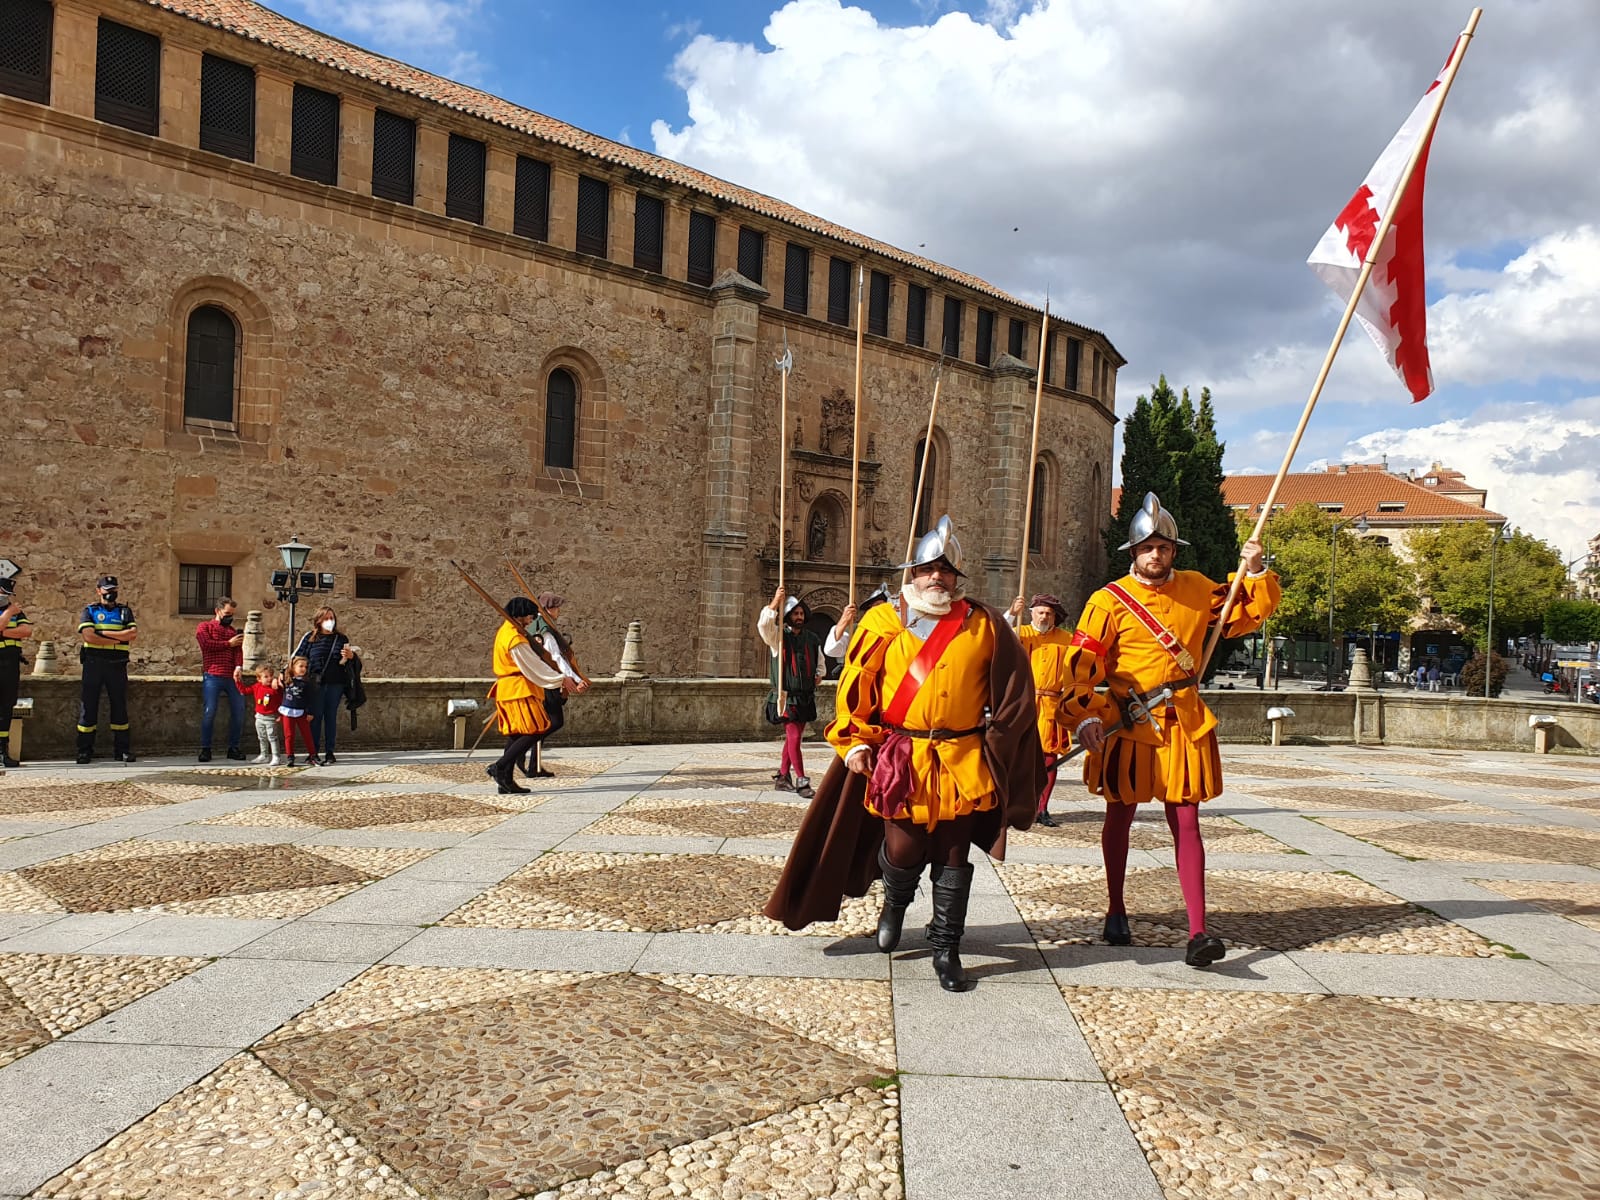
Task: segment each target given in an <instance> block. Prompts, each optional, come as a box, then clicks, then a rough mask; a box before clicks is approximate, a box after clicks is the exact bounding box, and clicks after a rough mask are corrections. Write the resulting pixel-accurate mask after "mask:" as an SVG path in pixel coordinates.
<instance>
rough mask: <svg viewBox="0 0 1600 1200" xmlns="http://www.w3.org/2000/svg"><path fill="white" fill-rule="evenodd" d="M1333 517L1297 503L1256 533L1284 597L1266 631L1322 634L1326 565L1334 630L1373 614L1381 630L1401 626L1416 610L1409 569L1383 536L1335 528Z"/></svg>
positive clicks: (1358, 625) (1362, 624)
mask: <svg viewBox="0 0 1600 1200" xmlns="http://www.w3.org/2000/svg"><path fill="white" fill-rule="evenodd" d="M1336 520H1339V519H1338V518H1335V517H1333V516H1330V515H1329V514H1328V513H1325V512H1323V511H1322V510H1321V509H1319V508H1318V507H1317V506H1316V505H1315V504H1302V505H1299V506H1298V507H1296V508H1292V509H1290V510H1289V511H1288V512H1283V513H1278V514H1277V515H1275V516H1274V517H1273V518H1272V519H1271V520H1269V521H1268V522H1267V527H1266V529H1265V530H1264V531H1263V533H1262V539H1263V541H1264V542H1265V544H1266V547H1267V552H1268V553H1269V554H1271V555H1272V556H1273V564H1272V565H1273V569H1274V570H1275V571H1277V573H1278V577H1279V579H1280V581H1281V582H1282V584H1283V601H1282V603H1281V604H1279V605H1278V611H1277V612H1276V613H1274V614H1273V616H1272V618H1271V619H1270V620H1269V621H1268V622H1267V623H1266V626H1265V632H1266V634H1267V636H1269V637H1270V636H1273V635H1275V634H1290V635H1297V634H1298V635H1307V636H1310V637H1314V638H1316V637H1323V638H1325V637H1326V636H1327V633H1328V583H1329V568H1330V565H1331V566H1332V574H1333V593H1334V612H1333V620H1334V626H1335V630H1336V632H1337V633H1339V634H1343V633H1344V632H1345V631H1346V630H1351V629H1365V628H1367V627H1368V626H1370V625H1372V624H1373V623H1374V622H1376V623H1377V625H1378V627H1379V628H1380V629H1384V630H1391V629H1403V628H1405V627H1406V626H1407V625H1408V623H1409V622H1410V620H1411V616H1412V614H1413V613H1414V612H1416V608H1417V590H1416V586H1415V584H1414V582H1413V577H1412V573H1411V571H1410V569H1409V568H1408V567H1407V566H1406V565H1405V564H1404V563H1403V562H1401V561H1400V559H1399V558H1398V557H1396V555H1395V553H1394V551H1393V550H1391V549H1390V548H1389V547H1388V546H1386V545H1383V544H1382V543H1381V542H1378V541H1376V540H1374V539H1371V538H1363V537H1359V536H1357V535H1356V534H1354V533H1351V532H1350V530H1349V529H1348V528H1338V531H1337V533H1336V532H1335V528H1336V525H1335V522H1336ZM1246 536H1248V532H1246ZM1335 547H1337V549H1335ZM1330 560H1332V561H1331V563H1330Z"/></svg>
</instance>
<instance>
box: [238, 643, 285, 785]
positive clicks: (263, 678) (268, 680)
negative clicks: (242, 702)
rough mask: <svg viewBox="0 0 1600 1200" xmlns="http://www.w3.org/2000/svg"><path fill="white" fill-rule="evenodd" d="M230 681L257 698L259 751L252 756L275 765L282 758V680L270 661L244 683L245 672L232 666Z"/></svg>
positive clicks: (258, 762) (258, 760)
mask: <svg viewBox="0 0 1600 1200" xmlns="http://www.w3.org/2000/svg"><path fill="white" fill-rule="evenodd" d="M233 684H234V686H235V687H237V688H238V689H239V691H241V692H242V693H244V694H245V695H246V696H251V697H253V698H254V699H255V702H256V739H257V740H258V741H259V742H260V743H261V753H260V754H258V755H256V756H255V758H254V759H253V760H252V761H253V762H255V763H256V764H257V765H258V766H259V765H262V764H265V765H266V766H269V767H276V766H278V765H280V764H281V763H282V762H283V735H282V732H281V731H280V730H279V728H278V705H279V704H280V703H281V702H282V700H283V684H281V683H279V682H278V673H277V672H276V671H274V670H273V669H272V664H271V663H262V664H261V665H260V666H259V667H257V668H256V681H255V683H254V684H252V685H251V686H249V687H246V686H245V682H244V672H243V671H242V670H240V668H238V667H235V668H234V669H233Z"/></svg>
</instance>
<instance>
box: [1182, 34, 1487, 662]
mask: <svg viewBox="0 0 1600 1200" xmlns="http://www.w3.org/2000/svg"><path fill="white" fill-rule="evenodd" d="M1481 16H1483V9H1481V8H1475V9H1473V10H1472V16H1471V17H1469V18H1468V19H1467V27H1466V28H1465V29H1463V30H1462V31H1461V34H1460V36H1458V37H1457V38H1456V48H1455V50H1454V51H1453V52H1452V53H1451V56H1450V66H1449V67H1448V68H1447V69H1446V70H1445V72H1444V75H1443V76H1442V77H1441V78H1440V80H1439V82H1438V86H1437V87H1435V88H1434V89H1433V90H1434V91H1436V92H1438V95H1437V96H1436V97H1435V99H1434V102H1433V111H1432V112H1430V113H1429V114H1428V121H1427V124H1426V126H1425V127H1424V128H1423V130H1422V135H1421V136H1420V137H1419V138H1418V139H1417V144H1416V146H1415V147H1414V148H1413V149H1412V151H1411V157H1410V158H1409V159H1408V160H1407V161H1406V167H1405V170H1404V171H1402V172H1401V174H1400V182H1399V184H1398V185H1397V186H1396V187H1395V190H1394V198H1393V199H1392V200H1390V201H1389V208H1388V211H1387V212H1385V213H1384V214H1383V220H1382V221H1381V222H1380V223H1379V224H1378V232H1377V234H1376V235H1375V236H1374V237H1373V239H1372V245H1371V246H1369V247H1368V248H1367V253H1366V257H1365V259H1364V260H1363V261H1362V264H1361V273H1360V274H1359V275H1358V276H1356V283H1355V288H1354V289H1353V290H1352V291H1351V293H1350V299H1349V300H1348V301H1347V302H1346V303H1345V306H1344V315H1343V316H1342V317H1340V318H1339V327H1338V328H1337V329H1335V330H1334V332H1333V341H1332V342H1330V343H1329V345H1328V353H1327V354H1326V355H1324V356H1323V359H1322V369H1321V370H1320V371H1318V372H1317V378H1316V382H1315V383H1313V384H1312V385H1311V395H1310V396H1309V397H1308V398H1307V400H1306V407H1305V411H1304V412H1302V413H1301V414H1300V423H1299V424H1298V425H1296V426H1295V430H1294V436H1293V437H1291V438H1290V439H1289V446H1288V449H1286V450H1285V451H1284V452H1283V465H1282V466H1280V467H1279V468H1278V474H1277V477H1276V478H1274V479H1273V481H1272V486H1271V487H1270V488H1268V489H1267V498H1266V499H1265V500H1264V501H1263V502H1262V504H1261V515H1260V516H1259V517H1257V518H1256V526H1255V529H1254V531H1252V533H1251V534H1250V537H1249V539H1248V540H1250V541H1257V540H1259V539H1260V537H1261V531H1262V529H1263V528H1264V527H1265V526H1266V523H1267V518H1268V517H1270V516H1271V515H1272V506H1273V504H1274V503H1276V501H1277V499H1278V489H1279V488H1280V487H1282V486H1283V480H1284V476H1286V475H1287V474H1288V473H1289V467H1290V465H1291V464H1292V463H1293V462H1294V456H1295V452H1296V451H1298V450H1299V449H1300V439H1301V438H1302V437H1304V436H1305V432H1306V426H1307V425H1308V424H1310V422H1311V412H1312V410H1313V409H1315V408H1316V407H1317V399H1318V397H1320V396H1321V395H1322V385H1323V384H1324V383H1326V382H1327V380H1328V372H1329V371H1331V370H1333V360H1334V356H1335V355H1337V354H1338V353H1339V346H1340V344H1341V343H1342V342H1343V341H1344V335H1345V331H1346V330H1348V329H1349V328H1350V321H1351V319H1352V318H1353V317H1354V316H1355V315H1356V306H1357V305H1358V304H1360V303H1361V293H1362V292H1364V291H1366V289H1367V280H1369V279H1371V278H1372V270H1373V268H1374V267H1376V266H1377V265H1378V256H1379V255H1380V254H1381V253H1382V252H1383V242H1384V239H1385V238H1386V237H1388V236H1389V227H1390V226H1391V225H1393V224H1394V218H1395V214H1396V213H1398V212H1399V211H1400V202H1401V201H1402V200H1404V199H1405V195H1406V189H1407V188H1409V187H1410V186H1411V177H1412V176H1413V175H1414V174H1415V173H1416V170H1417V163H1418V162H1419V161H1421V159H1422V156H1423V154H1424V153H1425V152H1426V151H1427V149H1428V147H1429V146H1430V145H1431V144H1432V142H1433V131H1434V128H1435V127H1436V126H1437V125H1438V124H1439V114H1440V113H1441V112H1442V111H1443V110H1444V101H1445V97H1446V96H1448V95H1449V94H1450V87H1451V85H1452V84H1454V83H1455V81H1456V72H1457V71H1458V70H1459V69H1460V67H1461V60H1462V59H1463V58H1465V57H1466V53H1467V45H1468V44H1469V43H1470V42H1471V41H1472V36H1473V34H1474V32H1475V31H1476V30H1477V28H1478V18H1479V17H1481ZM1243 582H1244V556H1243V555H1242V554H1241V555H1240V557H1239V569H1238V570H1237V571H1235V572H1234V573H1233V583H1232V585H1231V586H1230V587H1229V588H1228V595H1227V598H1226V599H1225V600H1224V601H1223V602H1222V612H1221V614H1220V615H1219V616H1218V617H1217V623H1216V625H1215V626H1213V627H1212V630H1211V634H1210V636H1209V637H1208V638H1207V639H1206V647H1205V652H1204V653H1203V654H1201V656H1200V663H1199V665H1198V667H1197V668H1196V670H1195V674H1196V676H1197V677H1199V678H1201V679H1204V678H1205V673H1206V667H1207V665H1208V664H1209V663H1210V662H1211V656H1212V655H1213V654H1214V653H1216V649H1217V644H1218V643H1219V642H1220V641H1222V631H1223V630H1224V629H1226V628H1227V625H1228V614H1229V613H1230V612H1232V611H1233V602H1234V601H1235V600H1236V599H1238V597H1239V586H1240V584H1241V583H1243Z"/></svg>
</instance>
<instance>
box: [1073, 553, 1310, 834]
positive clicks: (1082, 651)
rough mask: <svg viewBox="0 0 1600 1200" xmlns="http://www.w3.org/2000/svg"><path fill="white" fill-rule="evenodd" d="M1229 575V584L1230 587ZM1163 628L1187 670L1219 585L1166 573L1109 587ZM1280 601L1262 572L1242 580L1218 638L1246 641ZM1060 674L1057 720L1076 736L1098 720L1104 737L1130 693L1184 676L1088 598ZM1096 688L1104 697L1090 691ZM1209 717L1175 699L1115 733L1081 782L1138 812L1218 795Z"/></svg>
mask: <svg viewBox="0 0 1600 1200" xmlns="http://www.w3.org/2000/svg"><path fill="white" fill-rule="evenodd" d="M1231 578H1232V577H1231V576H1230V582H1231ZM1117 583H1118V584H1119V585H1120V586H1121V587H1122V588H1124V589H1125V590H1126V591H1127V592H1128V593H1129V594H1130V595H1131V596H1133V598H1134V599H1136V600H1138V601H1139V602H1140V603H1141V604H1143V605H1144V606H1145V607H1146V608H1147V609H1149V610H1150V613H1151V615H1152V616H1154V617H1155V619H1156V620H1157V621H1159V622H1160V623H1161V624H1162V625H1164V626H1166V627H1167V628H1168V629H1170V630H1171V631H1172V632H1173V633H1174V634H1176V635H1177V637H1178V640H1179V641H1180V642H1181V643H1182V644H1183V646H1184V647H1185V648H1186V649H1187V650H1188V651H1189V654H1190V655H1191V656H1192V657H1193V659H1194V661H1195V662H1197V663H1198V662H1199V661H1200V656H1201V654H1203V653H1204V650H1205V640H1206V631H1207V628H1208V627H1209V625H1210V624H1211V622H1212V620H1213V619H1214V618H1215V617H1217V616H1219V615H1220V614H1221V611H1222V603H1223V600H1224V599H1225V598H1226V596H1227V592H1228V585H1227V584H1221V585H1218V584H1214V583H1212V582H1211V580H1209V579H1207V578H1206V577H1205V576H1204V575H1202V574H1200V573H1199V572H1198V571H1174V572H1173V574H1172V577H1171V578H1170V579H1168V580H1167V581H1166V582H1165V583H1163V584H1161V585H1160V586H1158V587H1150V586H1148V585H1146V584H1143V583H1140V582H1139V581H1138V580H1137V579H1135V578H1134V577H1133V576H1132V575H1126V576H1124V577H1123V578H1121V579H1119V580H1117ZM1281 596H1282V592H1281V589H1280V588H1279V585H1278V577H1277V576H1276V575H1274V574H1273V573H1271V572H1270V571H1269V572H1267V573H1266V574H1264V575H1260V576H1257V577H1255V578H1251V577H1250V576H1246V577H1245V579H1244V581H1243V583H1242V584H1241V585H1240V588H1239V595H1238V596H1237V597H1236V598H1235V600H1234V604H1233V608H1232V609H1230V610H1229V613H1228V627H1227V629H1226V630H1225V631H1224V636H1225V637H1230V638H1238V637H1244V636H1245V635H1247V634H1250V633H1254V632H1255V631H1256V630H1257V629H1259V628H1260V627H1261V623H1262V622H1263V621H1265V620H1266V619H1267V618H1268V617H1270V616H1271V615H1272V614H1273V611H1274V610H1275V609H1276V608H1277V607H1278V601H1279V599H1280V598H1281ZM1066 666H1067V670H1068V673H1069V676H1070V683H1069V684H1068V690H1067V694H1066V696H1065V698H1064V699H1063V701H1062V704H1061V708H1060V710H1059V713H1058V714H1057V719H1058V721H1059V722H1060V723H1061V724H1063V725H1065V726H1067V728H1068V729H1073V728H1076V727H1077V725H1078V724H1079V722H1081V721H1083V720H1085V719H1086V718H1088V717H1099V718H1100V720H1101V721H1103V722H1104V723H1105V726H1106V728H1108V729H1109V728H1110V727H1111V725H1112V724H1113V723H1115V722H1116V721H1118V720H1120V719H1121V718H1122V710H1123V706H1124V705H1125V704H1126V702H1127V699H1128V693H1129V691H1130V690H1136V691H1138V692H1139V693H1141V694H1143V695H1148V694H1149V693H1151V692H1152V691H1156V690H1159V689H1160V688H1161V686H1162V685H1163V684H1165V683H1168V682H1169V681H1172V680H1179V679H1183V678H1185V677H1186V675H1188V674H1189V672H1186V671H1184V670H1183V669H1182V668H1181V667H1179V666H1178V664H1177V662H1176V661H1174V659H1173V657H1172V655H1171V654H1169V653H1167V651H1166V650H1165V649H1163V648H1162V646H1161V645H1160V643H1159V642H1157V641H1156V639H1155V636H1154V635H1153V634H1152V633H1151V632H1150V631H1149V630H1148V629H1146V628H1145V626H1144V624H1143V623H1142V622H1141V621H1140V620H1139V619H1138V618H1137V617H1135V616H1134V615H1133V613H1132V612H1130V611H1129V610H1128V609H1127V607H1126V606H1125V605H1123V604H1122V603H1121V602H1120V601H1119V600H1117V599H1116V597H1114V596H1112V595H1111V593H1110V592H1108V591H1105V590H1104V589H1101V590H1100V591H1097V592H1096V593H1095V594H1094V595H1092V596H1090V597H1089V602H1088V603H1087V604H1086V605H1085V606H1084V609H1083V616H1082V617H1080V618H1079V620H1078V629H1077V632H1076V633H1075V634H1074V635H1073V638H1072V648H1071V650H1070V651H1069V652H1068V654H1067V658H1066ZM1099 684H1105V685H1106V687H1107V692H1108V694H1101V693H1098V692H1096V691H1095V690H1094V689H1095V687H1096V686H1097V685H1099ZM1216 728H1217V718H1216V717H1215V715H1213V713H1212V712H1211V710H1210V709H1209V708H1207V707H1206V706H1205V704H1204V703H1202V702H1201V699H1200V693H1199V692H1198V690H1196V689H1195V688H1194V687H1193V686H1190V687H1187V688H1183V689H1181V690H1179V691H1178V692H1177V693H1176V695H1175V696H1174V697H1173V699H1172V702H1171V703H1170V704H1168V705H1165V706H1163V707H1161V708H1159V709H1157V710H1156V711H1155V713H1154V714H1153V720H1152V721H1151V722H1150V723H1148V724H1135V725H1133V726H1132V728H1130V729H1122V730H1118V731H1117V732H1116V733H1114V734H1112V735H1111V736H1110V738H1109V739H1108V740H1107V742H1106V747H1105V750H1104V751H1102V752H1101V753H1098V754H1090V755H1088V756H1087V761H1086V762H1085V763H1084V768H1083V777H1084V782H1085V783H1087V784H1088V785H1089V790H1090V791H1091V792H1094V793H1096V794H1097V795H1103V796H1105V798H1106V799H1107V800H1117V801H1121V802H1122V803H1124V804H1138V803H1140V802H1142V801H1145V800H1164V801H1166V802H1168V803H1172V804H1190V803H1198V802H1200V801H1202V800H1209V799H1211V798H1212V797H1214V796H1217V795H1220V794H1221V792H1222V757H1221V754H1220V753H1219V751H1218V749H1217V735H1216Z"/></svg>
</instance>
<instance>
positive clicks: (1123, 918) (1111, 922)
mask: <svg viewBox="0 0 1600 1200" xmlns="http://www.w3.org/2000/svg"><path fill="white" fill-rule="evenodd" d="M1100 936H1101V937H1102V938H1104V939H1105V940H1106V941H1107V942H1108V943H1110V944H1111V945H1113V946H1127V945H1130V944H1131V943H1132V942H1133V931H1132V930H1130V929H1129V928H1128V914H1127V913H1107V914H1106V923H1105V927H1104V928H1103V929H1101V930H1100Z"/></svg>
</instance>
